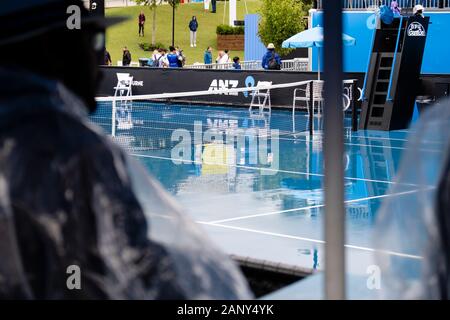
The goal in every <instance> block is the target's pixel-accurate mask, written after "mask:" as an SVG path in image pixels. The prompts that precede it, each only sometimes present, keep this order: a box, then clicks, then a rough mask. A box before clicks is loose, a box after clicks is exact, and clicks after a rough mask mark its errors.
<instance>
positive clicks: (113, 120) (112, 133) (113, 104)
mask: <svg viewBox="0 0 450 320" xmlns="http://www.w3.org/2000/svg"><path fill="white" fill-rule="evenodd" d="M111 111H112V117H111V118H112V121H111V125H112V127H111V136H112V137H115V136H116V111H117V107H116V100H113V101H112V108H111Z"/></svg>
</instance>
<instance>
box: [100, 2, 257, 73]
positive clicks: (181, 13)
mask: <svg viewBox="0 0 450 320" xmlns="http://www.w3.org/2000/svg"><path fill="white" fill-rule="evenodd" d="M260 3H261V2H260V0H247V7H248V13H256V11H257V10H258V8H259V6H260ZM141 10H143V11H144V13H145V16H146V22H145V37H139V36H138V23H137V17H138V15H139V13H140V11H141ZM156 10H157V15H156V25H157V27H156V42H161V43H163V44H165V45H166V46H169V45H171V43H172V8H171V7H170V6H168V5H162V6H159V7H158V8H157V9H156ZM245 14H246V12H245V5H244V1H238V4H237V19H238V20H244V17H245ZM106 15H107V16H116V15H119V16H127V17H130V20H128V21H126V22H124V23H121V24H119V25H117V26H114V27H111V28H109V29H108V31H107V34H106V48H107V49H108V51H109V52H110V54H111V57H112V61H113V64H114V65H116V64H117V61H118V60H122V48H123V47H124V46H127V47H128V49H129V50H130V52H131V55H132V59H133V61H136V62H137V61H138V59H139V58H148V57H149V56H150V55H151V53H150V52H145V51H144V50H142V49H141V48H140V47H139V43H141V42H148V43H151V39H152V17H153V13H152V12H151V10H150V9H149V8H148V7H138V6H135V7H124V8H111V9H107V10H106ZM194 15H195V16H197V20H198V23H199V29H198V31H197V47H196V48H191V47H190V43H189V28H188V24H189V21H190V20H191V18H192V16H194ZM223 17H224V4H223V2H221V1H220V2H217V13H215V14H214V13H210V12H204V9H203V3H193V4H181V5H180V6H179V7H178V8H177V12H176V18H175V22H176V24H175V45H178V46H180V47H181V48H182V49H183V50H184V54H185V55H186V57H187V62H186V63H187V64H193V63H194V62H200V63H203V54H204V51H205V49H206V47H207V46H212V47H213V48H214V50H213V59H215V58H216V57H217V50H216V46H217V38H216V27H217V25H219V24H222V22H223ZM225 23H228V6H227V13H226V15H225ZM234 56H239V57H240V58H241V60H243V59H244V52H243V51H233V52H231V57H234Z"/></svg>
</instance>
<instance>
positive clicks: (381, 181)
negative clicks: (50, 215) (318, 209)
mask: <svg viewBox="0 0 450 320" xmlns="http://www.w3.org/2000/svg"><path fill="white" fill-rule="evenodd" d="M130 155H131V156H134V157H138V158H139V157H140V158H150V159H159V160H170V161H177V162H179V161H180V160H178V159H174V158H170V157H161V156H150V155H146V154H137V153H130ZM184 162H185V163H186V162H187V163H191V164H207V165H208V164H210V165H217V163H209V162H205V161H193V160H184ZM221 165H223V166H227V167H236V168H242V169H249V170H255V171H271V172H276V173H279V172H280V173H289V174H295V175H301V176H313V177H324V176H325V175H323V174H320V173H307V172H299V171H290V170H282V169H271V168H260V167H250V166H244V165H238V164H226V163H224V164H221ZM344 179H346V180H353V181H364V182H374V183H385V184H392V185H405V186H411V187H417V185H415V184H411V183H398V182H394V181H386V180H374V179H364V178H355V177H344Z"/></svg>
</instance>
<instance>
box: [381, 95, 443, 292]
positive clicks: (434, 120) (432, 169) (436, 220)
mask: <svg viewBox="0 0 450 320" xmlns="http://www.w3.org/2000/svg"><path fill="white" fill-rule="evenodd" d="M449 128H450V100H449V99H446V100H443V101H440V102H438V103H436V105H434V106H432V107H431V108H430V109H429V110H427V111H426V112H424V114H423V115H421V118H420V119H419V121H418V123H417V124H415V125H414V126H413V127H412V129H411V134H410V136H409V137H408V143H407V148H406V150H405V151H404V154H403V155H402V162H401V165H400V169H399V171H398V174H397V176H396V179H395V181H394V184H393V185H392V188H391V190H390V193H389V194H390V195H391V196H390V197H387V198H386V200H385V201H384V203H383V204H382V206H381V208H380V211H379V213H378V216H377V222H376V228H375V236H374V244H375V248H376V249H377V253H376V261H377V265H379V266H380V268H381V272H380V275H381V288H380V289H381V290H379V294H380V296H379V297H380V298H386V299H449V298H450V130H449Z"/></svg>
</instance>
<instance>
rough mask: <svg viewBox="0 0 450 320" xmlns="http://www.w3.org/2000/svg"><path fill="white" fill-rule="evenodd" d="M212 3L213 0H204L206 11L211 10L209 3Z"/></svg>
mask: <svg viewBox="0 0 450 320" xmlns="http://www.w3.org/2000/svg"><path fill="white" fill-rule="evenodd" d="M210 3H211V0H203V6H204V8H205V12H208V11H209V4H210Z"/></svg>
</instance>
